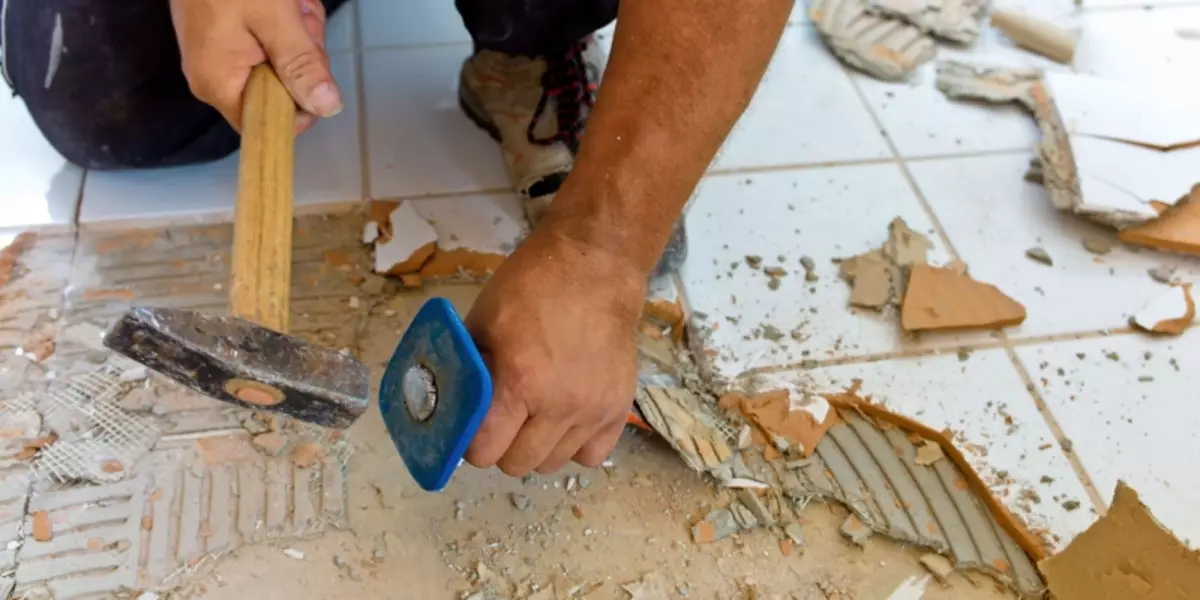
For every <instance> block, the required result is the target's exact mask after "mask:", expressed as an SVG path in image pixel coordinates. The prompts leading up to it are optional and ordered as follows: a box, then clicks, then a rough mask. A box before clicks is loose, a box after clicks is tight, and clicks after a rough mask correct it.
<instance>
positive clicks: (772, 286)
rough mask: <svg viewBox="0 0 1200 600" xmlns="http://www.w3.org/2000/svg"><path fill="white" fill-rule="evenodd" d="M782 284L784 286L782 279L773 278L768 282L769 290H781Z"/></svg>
mask: <svg viewBox="0 0 1200 600" xmlns="http://www.w3.org/2000/svg"><path fill="white" fill-rule="evenodd" d="M781 284H782V281H780V279H779V278H778V277H772V278H770V279H768V280H767V289H769V290H771V291H772V292H774V291H775V290H778V289H779V286H780V285H781Z"/></svg>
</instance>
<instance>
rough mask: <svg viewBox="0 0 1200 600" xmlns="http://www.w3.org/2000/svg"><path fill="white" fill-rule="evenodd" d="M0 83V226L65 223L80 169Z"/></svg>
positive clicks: (76, 191)
mask: <svg viewBox="0 0 1200 600" xmlns="http://www.w3.org/2000/svg"><path fill="white" fill-rule="evenodd" d="M8 91H9V90H8V87H7V86H5V85H4V84H3V83H2V82H0V206H3V207H4V210H3V211H0V228H10V227H44V226H69V225H70V224H71V222H72V220H73V219H74V218H75V206H76V202H77V201H78V199H79V186H80V183H81V182H82V180H83V169H80V168H79V167H76V166H75V165H72V164H70V163H68V162H67V161H66V159H64V158H63V157H62V156H61V155H60V154H59V153H58V152H57V151H56V150H55V149H54V148H53V147H52V146H51V145H50V143H49V142H47V141H46V138H45V137H43V136H42V132H41V131H39V130H38V128H37V125H36V124H35V123H34V122H33V117H31V116H30V115H29V111H28V110H26V109H25V103H24V102H23V101H21V99H20V98H14V97H13V96H12V95H11V94H9V93H8Z"/></svg>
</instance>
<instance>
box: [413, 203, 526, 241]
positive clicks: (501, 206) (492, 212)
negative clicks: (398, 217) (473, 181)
mask: <svg viewBox="0 0 1200 600" xmlns="http://www.w3.org/2000/svg"><path fill="white" fill-rule="evenodd" d="M412 203H413V208H414V209H415V210H416V211H417V214H418V215H420V216H421V218H423V219H425V220H426V221H429V223H430V224H431V225H433V228H434V230H435V231H437V234H438V248H440V249H442V250H453V249H456V248H466V249H468V250H473V251H475V252H486V253H489V254H508V253H510V252H512V251H513V249H514V248H516V246H517V243H518V242H519V241H520V240H521V239H522V238H523V237H525V234H526V232H527V231H528V229H529V224H528V223H527V222H526V220H525V212H524V209H522V207H521V198H520V197H519V196H517V195H516V194H512V193H505V194H471V195H466V196H455V197H453V198H431V199H425V200H413V201H412Z"/></svg>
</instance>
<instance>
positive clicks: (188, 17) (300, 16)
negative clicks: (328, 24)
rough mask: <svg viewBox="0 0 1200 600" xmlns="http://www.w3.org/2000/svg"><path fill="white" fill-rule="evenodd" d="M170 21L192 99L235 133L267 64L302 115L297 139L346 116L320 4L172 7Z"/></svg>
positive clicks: (294, 0) (225, 2)
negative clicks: (252, 82)
mask: <svg viewBox="0 0 1200 600" xmlns="http://www.w3.org/2000/svg"><path fill="white" fill-rule="evenodd" d="M171 20H172V21H173V22H174V24H175V32H176V35H177V36H178V37H179V49H180V54H181V55H182V56H183V72H184V75H186V76H187V81H188V86H189V87H191V89H192V93H193V94H195V95H196V97H197V98H199V99H200V100H202V101H204V102H206V103H208V104H210V105H212V106H213V107H214V108H216V109H217V110H218V111H220V112H221V115H222V116H224V117H225V119H226V120H228V121H229V123H230V124H231V125H233V127H234V129H240V125H241V122H242V92H243V90H244V89H245V87H246V81H247V80H248V79H249V77H250V70H251V69H253V68H254V67H255V66H257V65H259V64H262V63H264V62H267V61H270V63H271V65H272V66H273V67H274V68H275V72H276V73H278V74H279V78H280V79H281V80H282V81H283V85H284V86H285V87H287V89H288V92H290V93H291V95H292V98H293V99H295V100H296V104H297V106H299V107H300V112H299V113H297V115H296V131H297V132H301V131H304V130H306V129H308V128H309V127H310V126H312V124H313V123H314V122H316V119H317V117H332V116H333V115H336V114H337V113H338V112H340V111H341V110H342V97H341V94H340V93H339V92H338V89H337V84H336V83H335V82H334V81H333V76H332V75H331V74H330V73H329V57H328V56H327V55H326V54H325V8H324V7H323V6H322V5H321V3H320V1H319V0H171Z"/></svg>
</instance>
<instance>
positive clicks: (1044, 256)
mask: <svg viewBox="0 0 1200 600" xmlns="http://www.w3.org/2000/svg"><path fill="white" fill-rule="evenodd" d="M1025 256H1028V257H1029V258H1032V259H1033V260H1036V261H1037V262H1040V263H1042V264H1043V265H1046V266H1047V267H1052V266H1054V259H1053V258H1050V253H1049V252H1046V249H1045V248H1043V247H1041V246H1034V247H1032V248H1030V249H1028V250H1026V251H1025Z"/></svg>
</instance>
